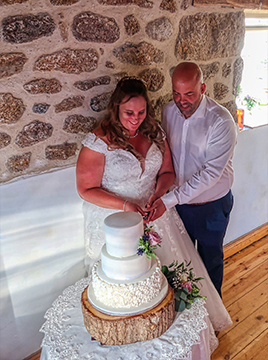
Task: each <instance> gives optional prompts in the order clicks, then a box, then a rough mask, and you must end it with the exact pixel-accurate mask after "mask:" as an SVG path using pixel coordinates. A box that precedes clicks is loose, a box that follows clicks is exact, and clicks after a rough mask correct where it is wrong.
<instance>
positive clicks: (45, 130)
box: [15, 120, 53, 148]
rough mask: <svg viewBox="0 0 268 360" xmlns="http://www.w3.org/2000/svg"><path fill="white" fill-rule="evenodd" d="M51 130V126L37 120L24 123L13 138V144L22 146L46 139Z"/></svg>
mask: <svg viewBox="0 0 268 360" xmlns="http://www.w3.org/2000/svg"><path fill="white" fill-rule="evenodd" d="M52 132H53V126H52V125H51V124H49V123H45V122H42V121H39V120H34V121H32V122H30V123H29V124H27V125H25V126H24V127H23V129H22V131H20V132H19V134H18V135H17V137H16V139H15V144H17V145H18V146H19V147H21V148H24V147H27V146H31V145H34V144H37V143H39V142H40V141H44V140H46V139H48V138H49V137H50V136H51V135H52Z"/></svg>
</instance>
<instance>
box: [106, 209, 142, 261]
mask: <svg viewBox="0 0 268 360" xmlns="http://www.w3.org/2000/svg"><path fill="white" fill-rule="evenodd" d="M104 228H105V240H106V249H107V252H108V254H110V255H111V256H114V257H117V258H120V257H121V258H124V257H128V256H132V255H135V254H136V253H137V248H138V246H139V239H140V237H141V236H143V231H144V230H143V229H144V226H143V220H142V216H141V215H140V214H138V213H135V212H130V211H128V212H118V213H115V214H112V215H110V216H107V217H106V218H105V220H104Z"/></svg>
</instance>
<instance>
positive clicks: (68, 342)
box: [40, 277, 218, 360]
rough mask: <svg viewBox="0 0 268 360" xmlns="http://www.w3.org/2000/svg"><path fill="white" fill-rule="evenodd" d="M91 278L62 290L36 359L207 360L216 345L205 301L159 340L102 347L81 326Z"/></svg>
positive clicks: (50, 312)
mask: <svg viewBox="0 0 268 360" xmlns="http://www.w3.org/2000/svg"><path fill="white" fill-rule="evenodd" d="M90 281H91V277H87V278H83V279H81V280H79V281H78V282H76V283H75V285H71V286H69V287H68V288H66V289H65V290H64V292H63V294H62V295H60V296H59V297H58V298H57V299H56V300H55V301H54V303H53V304H52V307H51V308H50V309H49V310H47V312H46V314H45V319H46V321H45V323H44V324H43V325H42V327H41V329H40V331H41V332H43V333H44V338H43V341H42V352H41V358H40V360H160V359H161V360H185V359H186V360H209V359H210V355H211V353H212V352H213V351H214V350H215V349H216V347H217V346H218V339H217V338H216V336H215V333H214V330H213V328H212V325H211V323H210V320H209V317H208V313H207V310H206V309H205V307H204V304H205V301H204V300H203V299H197V300H196V301H195V302H194V304H193V305H192V306H191V308H190V309H189V310H188V309H185V310H184V311H183V312H181V313H178V314H177V315H176V318H175V320H174V322H173V324H172V325H171V327H170V328H169V329H168V330H167V331H166V332H165V333H164V334H162V335H161V336H160V337H159V338H156V339H153V340H149V341H143V342H137V343H134V344H128V345H120V346H119V345H118V346H115V345H114V346H108V345H102V344H100V343H99V342H98V341H95V340H94V339H92V338H91V336H90V334H89V333H88V332H87V330H86V328H85V326H84V320H83V315H82V309H81V294H82V292H83V290H84V289H85V287H86V286H88V285H89V283H90Z"/></svg>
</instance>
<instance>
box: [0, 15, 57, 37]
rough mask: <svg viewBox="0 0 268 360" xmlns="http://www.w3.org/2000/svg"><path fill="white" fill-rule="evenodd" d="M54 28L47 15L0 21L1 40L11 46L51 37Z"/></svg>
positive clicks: (13, 17)
mask: <svg viewBox="0 0 268 360" xmlns="http://www.w3.org/2000/svg"><path fill="white" fill-rule="evenodd" d="M55 28H56V25H55V23H54V20H53V19H52V17H51V16H50V15H49V14H47V13H39V14H37V15H32V14H27V15H16V16H9V17H6V18H4V19H3V21H2V34H3V40H4V41H6V42H9V43H12V44H21V43H25V42H31V41H33V40H36V39H39V38H41V37H43V36H51V35H52V34H53V32H54V30H55Z"/></svg>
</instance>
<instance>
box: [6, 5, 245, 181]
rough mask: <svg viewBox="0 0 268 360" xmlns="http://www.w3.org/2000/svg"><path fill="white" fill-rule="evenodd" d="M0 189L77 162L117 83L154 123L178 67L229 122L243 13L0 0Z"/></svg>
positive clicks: (168, 96) (239, 70)
mask: <svg viewBox="0 0 268 360" xmlns="http://www.w3.org/2000/svg"><path fill="white" fill-rule="evenodd" d="M0 20H1V25H0V26H1V40H0V41H1V42H0V49H1V50H0V181H1V182H9V181H12V180H15V179H19V178H21V177H26V176H30V175H34V174H40V173H43V172H47V171H52V170H54V169H57V168H61V167H67V166H71V165H73V164H75V162H76V159H77V155H78V153H79V150H80V148H81V140H82V139H83V138H84V136H85V134H86V133H87V132H89V131H91V130H92V129H93V128H94V126H96V124H97V123H98V121H99V120H101V119H102V118H103V114H104V113H105V108H106V106H107V103H108V101H109V97H110V94H111V91H112V90H113V89H114V87H115V85H116V83H117V81H118V80H119V79H120V78H121V77H122V76H124V75H130V76H133V75H135V76H139V77H141V78H142V79H144V81H145V82H146V83H147V87H148V89H149V92H150V97H151V99H152V102H153V106H154V108H155V111H156V116H157V118H158V119H160V112H161V108H162V106H163V104H165V103H167V102H168V101H169V100H170V99H171V96H172V94H171V78H170V74H171V73H172V69H173V68H174V66H176V65H177V63H178V62H180V61H182V60H193V61H196V62H197V63H198V64H199V65H200V66H201V67H202V69H203V71H204V77H205V82H206V84H207V91H206V93H207V94H208V95H209V96H211V97H212V98H214V99H216V100H217V101H218V102H219V103H221V104H223V105H224V106H226V107H227V108H228V109H229V110H230V111H231V113H232V114H233V115H234V116H235V113H236V112H235V111H236V106H235V102H234V100H235V94H236V90H237V86H238V84H239V83H240V80H241V74H242V69H243V62H242V59H241V57H240V53H241V50H242V47H243V41H244V31H245V29H244V13H243V11H242V10H241V9H234V8H232V7H228V6H227V7H226V6H223V7H222V6H221V5H215V6H213V5H208V6H200V5H194V4H193V1H189V0H90V1H88V0H0Z"/></svg>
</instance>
